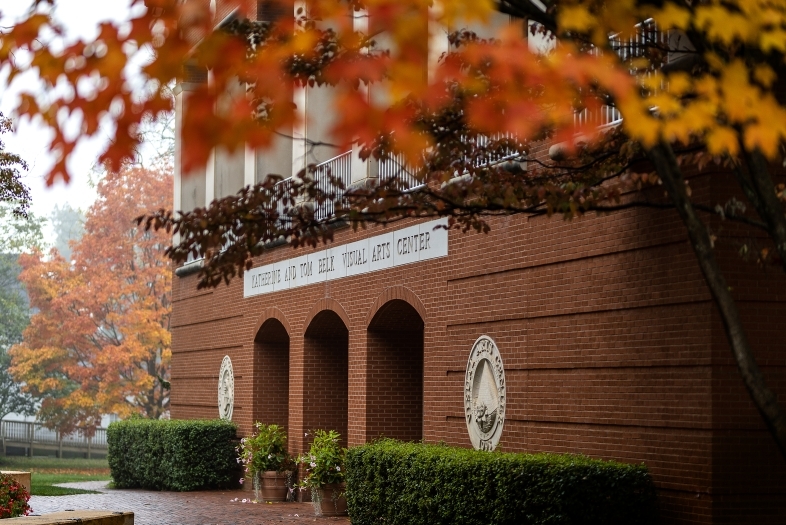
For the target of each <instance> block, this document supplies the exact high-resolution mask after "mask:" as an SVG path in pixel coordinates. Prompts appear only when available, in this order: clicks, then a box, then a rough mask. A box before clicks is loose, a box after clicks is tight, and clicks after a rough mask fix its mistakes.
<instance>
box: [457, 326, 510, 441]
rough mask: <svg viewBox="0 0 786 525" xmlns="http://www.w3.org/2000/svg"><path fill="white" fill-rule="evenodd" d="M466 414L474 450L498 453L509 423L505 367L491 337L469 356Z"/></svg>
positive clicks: (482, 340) (483, 339)
mask: <svg viewBox="0 0 786 525" xmlns="http://www.w3.org/2000/svg"><path fill="white" fill-rule="evenodd" d="M464 414H465V417H466V420H467V431H468V432H469V439H470V440H471V441H472V446H473V447H475V448H476V449H478V450H494V449H495V448H496V447H497V444H499V438H500V436H501V435H502V426H503V425H504V423H505V367H504V366H502V356H500V354H499V349H498V348H497V344H496V343H495V342H494V340H493V339H492V338H490V337H489V336H487V335H482V336H480V337H479V338H478V340H477V341H475V344H474V345H472V351H471V352H470V354H469V360H468V361H467V374H466V376H465V378H464Z"/></svg>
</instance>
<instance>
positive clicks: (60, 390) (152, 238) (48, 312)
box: [13, 169, 171, 426]
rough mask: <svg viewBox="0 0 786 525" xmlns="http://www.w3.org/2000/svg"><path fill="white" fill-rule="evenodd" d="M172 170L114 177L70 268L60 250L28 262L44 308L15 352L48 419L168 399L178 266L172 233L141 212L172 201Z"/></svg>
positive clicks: (102, 190) (33, 289) (147, 406)
mask: <svg viewBox="0 0 786 525" xmlns="http://www.w3.org/2000/svg"><path fill="white" fill-rule="evenodd" d="M170 187H171V174H168V173H164V172H160V171H145V170H141V169H127V170H124V171H123V172H121V173H119V174H109V175H107V176H106V178H105V179H103V180H102V181H101V182H100V183H99V186H98V194H99V198H98V200H97V201H96V203H95V204H94V205H93V207H91V209H90V210H89V212H88V217H87V221H86V224H85V234H84V236H83V238H82V239H81V240H79V241H78V243H77V244H76V245H75V246H74V247H73V248H74V251H73V261H74V262H73V264H70V263H69V262H67V261H64V260H63V259H62V258H61V257H59V255H57V254H56V253H53V254H52V255H50V256H49V257H48V258H44V257H42V256H41V254H34V255H29V256H25V257H24V258H23V259H22V261H21V263H22V265H23V267H24V271H23V272H22V275H21V280H22V281H23V282H24V283H25V285H26V287H27V290H28V293H29V296H30V301H31V305H32V306H33V307H34V308H35V309H36V310H37V313H36V314H35V315H34V316H33V317H32V319H31V324H30V326H29V327H28V329H27V330H26V331H25V333H24V341H23V343H22V344H20V345H17V346H16V347H14V349H13V367H14V369H13V373H14V374H15V376H16V377H17V378H19V380H21V381H24V382H25V383H26V384H27V385H28V387H29V389H30V390H31V391H32V392H33V393H34V394H36V395H37V396H39V397H42V398H44V404H46V405H47V407H48V409H47V410H44V411H43V416H45V417H48V416H51V417H55V415H56V414H58V413H60V414H70V415H69V417H71V418H72V421H71V422H70V423H68V422H65V423H64V422H63V421H59V422H58V423H57V424H58V425H61V424H71V425H72V426H73V425H74V424H76V423H75V422H77V421H81V422H82V423H84V424H88V422H89V421H90V420H91V418H94V417H95V416H96V415H97V414H98V415H100V414H101V413H118V414H123V415H129V414H130V413H133V412H142V413H145V414H146V415H147V416H149V417H157V416H158V415H160V414H161V412H162V411H163V410H165V409H166V405H167V399H168V395H167V393H166V392H165V391H164V390H163V389H162V388H161V385H158V384H156V379H155V378H156V377H167V375H168V363H169V357H170V352H169V344H170V341H171V336H170V335H169V332H168V326H169V315H170V312H171V270H170V266H169V261H168V260H167V259H166V257H165V255H164V248H165V247H166V246H167V245H168V244H169V242H170V239H169V235H168V234H167V233H166V232H164V231H161V232H159V233H152V232H142V231H138V230H137V228H136V226H135V223H134V221H133V220H134V218H135V217H137V216H139V215H141V214H142V213H144V212H146V211H147V210H149V209H151V208H163V207H171V202H170V200H169V197H168V196H169V195H170V194H171V193H170V192H171V190H170Z"/></svg>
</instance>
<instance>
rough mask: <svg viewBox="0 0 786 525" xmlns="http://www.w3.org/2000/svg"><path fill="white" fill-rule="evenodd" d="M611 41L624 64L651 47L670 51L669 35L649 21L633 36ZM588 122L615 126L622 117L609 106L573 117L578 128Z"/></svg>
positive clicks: (614, 38) (639, 27)
mask: <svg viewBox="0 0 786 525" xmlns="http://www.w3.org/2000/svg"><path fill="white" fill-rule="evenodd" d="M609 41H610V43H611V48H612V49H613V50H614V52H615V53H617V56H619V57H620V59H622V61H623V62H626V61H628V60H632V59H634V58H639V57H643V56H645V55H646V51H647V48H649V47H660V48H662V49H668V44H669V34H668V32H664V31H661V30H659V29H658V26H657V25H656V24H655V22H654V21H653V20H652V19H649V20H645V21H644V22H642V23H640V24H636V32H635V33H634V34H633V35H631V36H629V37H627V38H620V37H619V35H614V36H612V37H611V38H610V39H609ZM593 52H596V53H597V52H598V51H597V50H593ZM647 75H649V73H647ZM588 122H594V123H596V125H597V126H599V127H605V126H613V125H616V124H618V123H620V122H622V115H621V114H620V112H619V110H618V109H617V108H616V107H614V106H608V105H603V106H601V107H600V108H598V109H596V110H593V111H590V110H588V109H584V110H582V111H577V112H576V113H575V115H574V117H573V123H574V125H576V126H577V127H578V126H582V125H585V124H587V123H588Z"/></svg>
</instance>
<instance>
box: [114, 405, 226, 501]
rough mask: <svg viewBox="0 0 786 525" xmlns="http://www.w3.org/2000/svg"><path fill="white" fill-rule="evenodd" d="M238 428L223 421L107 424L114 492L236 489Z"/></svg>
mask: <svg viewBox="0 0 786 525" xmlns="http://www.w3.org/2000/svg"><path fill="white" fill-rule="evenodd" d="M236 432H237V426H236V425H235V424H234V423H231V422H229V421H222V420H211V421H204V420H171V421H168V420H144V419H137V420H128V421H118V422H115V423H112V424H111V425H109V429H108V430H107V442H108V445H109V451H108V457H107V459H108V460H109V468H110V470H111V473H112V479H113V480H114V482H115V486H116V487H118V488H133V487H140V488H145V489H152V490H176V491H187V490H198V489H209V488H229V487H233V486H236V485H237V483H238V479H239V478H240V473H239V472H238V464H237V452H236V451H235V447H236V446H237V440H236V437H235V436H236Z"/></svg>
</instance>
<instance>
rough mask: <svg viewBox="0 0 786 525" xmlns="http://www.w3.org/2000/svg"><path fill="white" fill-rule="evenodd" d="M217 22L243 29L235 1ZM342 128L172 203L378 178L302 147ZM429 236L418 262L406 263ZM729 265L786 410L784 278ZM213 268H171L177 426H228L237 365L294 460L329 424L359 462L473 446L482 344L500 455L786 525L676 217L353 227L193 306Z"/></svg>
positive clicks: (712, 184)
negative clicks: (617, 464)
mask: <svg viewBox="0 0 786 525" xmlns="http://www.w3.org/2000/svg"><path fill="white" fill-rule="evenodd" d="M216 13H217V15H216V16H217V20H219V21H220V19H221V18H222V17H223V16H227V15H228V16H231V13H224V12H222V7H221V3H220V2H219V5H218V6H217V7H216ZM497 22H498V24H503V23H508V22H507V20H504V19H502V18H501V17H500V20H498V21H497ZM201 80H204V79H202V78H201V77H199V75H196V76H195V78H190V79H186V81H185V82H184V83H183V84H181V85H180V86H179V89H178V90H177V93H178V94H177V104H178V109H179V111H182V108H183V105H184V104H187V98H188V89H189V81H190V82H194V81H201ZM295 97H296V100H297V101H299V103H300V104H301V106H300V107H305V108H306V111H307V112H308V113H309V114H312V113H313V114H314V115H317V114H327V115H329V112H327V113H325V112H324V108H329V106H330V92H329V89H324V88H323V89H321V90H319V89H304V90H301V91H300V92H298V93H295ZM329 126H330V122H329V119H323V120H321V121H318V122H315V121H314V120H310V121H309V124H308V125H307V127H306V128H304V129H301V130H293V132H292V135H293V136H294V137H296V139H295V140H290V139H281V140H280V141H279V143H278V144H276V145H274V147H273V149H272V150H269V151H266V152H251V151H246V152H240V153H236V154H231V155H230V154H226V153H222V152H216V153H215V155H214V156H213V158H212V159H211V161H210V162H209V163H208V165H207V166H206V167H205V169H204V170H203V171H201V172H199V173H193V174H189V176H187V177H185V176H184V177H181V174H180V173H179V172H178V173H176V182H175V192H176V193H175V206H176V208H177V209H190V208H194V207H197V206H203V205H204V204H206V203H209V202H210V201H211V200H212V199H213V198H217V197H221V196H224V195H229V194H232V193H234V192H235V191H237V190H238V189H239V188H240V187H242V186H243V185H245V184H250V183H254V182H258V181H260V180H262V178H263V177H264V176H265V174H267V173H270V172H276V173H286V172H289V173H292V172H297V171H298V170H299V169H302V167H304V166H305V163H306V162H316V163H330V162H333V163H343V165H344V166H346V170H345V171H346V176H347V182H348V183H350V184H352V183H359V182H363V181H364V179H367V178H371V177H380V176H382V175H381V174H382V173H383V172H384V167H383V166H376V167H375V166H369V165H366V164H363V163H360V162H359V161H358V159H357V158H356V156H353V153H352V152H336V151H330V150H329V149H328V148H325V147H322V148H317V149H315V150H306V149H304V148H303V146H301V145H300V143H299V142H298V140H297V137H299V136H303V137H308V138H309V139H312V140H314V141H320V139H321V138H323V137H324V134H325V133H326V130H327V129H329ZM337 154H339V155H338V156H337ZM336 165H338V164H336ZM711 175H712V176H711ZM726 182H727V181H726V180H725V179H724V178H723V176H719V175H718V174H710V173H699V174H695V175H694V177H693V180H692V182H691V185H692V187H693V191H694V195H698V196H699V198H700V199H701V198H706V199H707V200H708V201H710V200H712V201H713V202H714V201H716V200H717V197H719V196H720V195H725V194H726V192H727V190H728V188H729V187H730V186H729V185H728V184H726ZM427 232H430V233H432V236H433V239H431V244H429V245H426V244H424V242H425V240H424V239H425V237H424V236H423V235H424V234H425V233H427ZM747 234H748V233H747V232H745V231H743V230H740V232H739V235H747ZM414 235H417V236H418V237H417V239H416V241H415V244H414V245H413V246H415V247H418V246H419V248H420V250H419V252H417V253H415V252H414V249H413V251H410V252H409V253H407V250H406V249H405V248H406V243H407V241H406V239H407V238H410V239H411V238H413V236H414ZM402 239H403V241H402ZM386 243H388V244H386ZM379 246H383V248H382V251H381V252H380V251H378V250H379V248H378V247H379ZM363 249H365V250H366V252H365V254H364V253H363ZM354 253H358V254H359V255H358V257H356V258H354V259H352V258H353V257H355V256H354V255H352V254H354ZM720 255H721V258H722V260H723V264H724V265H725V267H726V268H727V270H728V274H729V280H730V282H731V283H732V286H733V287H734V289H735V290H737V299H738V302H739V305H740V308H741V310H742V313H743V317H744V322H745V326H746V329H747V330H748V334H749V337H750V339H751V343H752V346H753V347H754V348H755V349H756V351H757V354H756V357H757V360H758V362H759V364H760V365H761V366H762V368H763V370H764V373H765V375H766V376H767V379H768V381H769V383H770V385H771V386H772V387H773V388H774V389H775V390H776V391H777V392H779V393H780V396H781V400H782V401H781V402H783V399H784V396H786V340H785V339H784V337H783V334H782V330H783V326H784V325H783V319H784V318H786V279H784V276H783V274H782V272H779V271H772V270H770V271H769V272H766V271H764V270H760V269H758V268H757V267H755V266H753V265H749V264H746V263H744V262H743V261H741V260H740V259H739V258H738V257H737V255H736V254H735V253H734V252H733V250H731V249H729V250H728V251H727V252H721V253H720ZM375 256H376V257H375ZM330 258H332V260H331V259H330ZM377 259H378V260H377ZM339 261H341V264H339ZM348 261H349V262H348ZM353 263H354V264H353ZM198 265H199V261H195V262H194V263H189V264H187V265H186V266H184V267H181V268H179V269H177V271H176V274H177V277H176V278H175V280H174V307H173V318H172V319H173V321H172V333H173V359H172V396H171V413H172V417H174V418H197V417H199V418H204V417H207V418H211V417H216V416H217V414H218V412H217V403H216V391H217V381H218V372H219V367H220V365H221V362H222V359H223V358H224V356H229V357H230V358H231V360H232V363H233V366H234V374H235V405H234V414H233V420H235V421H236V422H237V423H238V424H239V425H240V428H241V432H243V433H247V432H250V430H251V426H252V424H253V422H255V421H263V422H266V423H278V424H282V425H284V426H285V427H286V428H287V430H288V432H289V436H290V452H292V453H298V452H302V451H303V450H304V449H306V448H307V444H308V443H307V438H306V437H304V435H305V433H306V432H307V431H308V430H312V429H317V428H324V429H335V430H337V431H338V432H340V433H341V435H342V436H344V439H345V443H346V444H347V445H349V446H351V445H356V444H360V443H363V442H365V441H367V440H370V439H373V438H375V437H378V436H380V435H384V436H388V437H394V438H399V439H405V440H421V439H422V440H424V441H427V442H437V441H445V442H447V443H449V444H451V445H457V446H466V447H469V446H471V443H470V438H469V435H468V431H467V425H466V423H465V407H464V392H465V374H466V368H467V360H468V357H469V355H470V350H471V349H472V346H473V343H474V342H475V341H476V340H477V339H478V338H479V337H480V336H482V335H486V336H489V337H491V338H492V339H493V340H494V341H495V343H496V345H497V347H498V349H499V353H500V355H501V357H502V360H503V362H504V370H505V379H506V398H507V406H506V413H505V422H504V430H503V432H502V434H501V440H500V442H499V445H500V447H501V448H502V449H503V450H505V451H528V452H570V453H580V454H586V455H589V456H592V457H597V458H603V459H615V460H619V461H623V462H630V463H641V462H643V463H645V464H646V465H647V466H648V467H649V468H650V471H651V473H652V476H653V479H654V480H655V483H656V486H657V488H658V490H659V496H660V503H661V512H662V517H663V521H664V522H665V523H742V522H751V523H753V522H755V523H786V462H784V460H783V458H782V457H781V456H780V455H779V453H778V451H777V448H776V446H775V444H774V442H773V440H772V438H771V437H770V435H769V433H768V431H767V429H766V428H765V426H764V424H763V423H762V420H761V417H760V416H759V415H758V413H757V411H756V409H755V408H754V406H753V404H752V402H751V401H750V400H749V397H748V394H747V392H746V391H745V388H744V387H743V384H742V381H741V380H740V378H739V373H738V371H737V368H736V365H735V363H734V361H733V360H732V356H731V352H730V351H729V348H728V345H727V343H726V338H725V335H724V332H723V329H722V326H721V322H720V319H719V316H718V314H717V312H716V309H715V306H714V304H713V302H712V299H711V297H710V295H709V292H708V290H707V288H706V285H705V284H704V280H703V278H702V276H701V274H700V271H699V268H698V265H697V263H696V261H695V256H694V254H693V252H692V250H691V247H690V245H689V244H688V242H687V237H686V234H685V230H684V227H683V226H682V224H681V222H680V221H679V219H678V217H677V216H676V214H674V213H672V212H670V211H658V210H643V209H633V210H627V211H622V212H618V213H615V214H611V215H606V216H593V217H585V218H583V219H580V220H574V221H572V222H565V221H562V220H560V219H549V218H545V217H541V218H535V219H527V218H525V217H509V218H504V219H503V218H500V219H496V220H494V221H493V222H492V231H491V233H489V234H473V233H468V234H462V233H459V232H455V231H451V232H449V233H448V232H445V231H444V230H434V229H433V224H432V223H431V222H429V221H425V222H421V223H418V222H412V221H410V222H402V223H400V224H396V225H393V226H390V227H387V228H381V227H380V228H370V229H368V230H361V231H358V232H355V231H353V230H352V229H350V228H346V229H343V230H337V231H336V234H335V241H334V242H333V243H332V244H330V245H328V246H320V247H318V248H316V249H301V250H297V251H295V250H293V249H292V248H290V247H288V246H280V247H277V248H273V249H270V250H268V251H267V252H266V254H265V255H263V256H262V257H260V258H259V259H258V260H257V261H256V262H255V268H254V269H253V270H252V271H251V272H248V273H247V274H246V275H245V276H244V277H243V278H237V279H235V280H233V281H232V282H231V284H230V285H228V286H220V287H218V288H216V289H212V290H197V289H196V276H195V275H194V274H193V272H194V270H195V269H196V268H197V267H198ZM309 265H310V268H311V275H305V273H308V272H307V271H305V273H304V270H305V269H308V268H309ZM334 266H335V267H334ZM339 266H340V268H339ZM293 267H294V268H295V274H294V275H295V276H296V277H295V281H292V280H291V279H289V278H288V277H290V276H289V274H288V273H287V271H288V270H289V269H290V268H293ZM301 268H302V269H301ZM321 270H324V271H321ZM334 271H335V274H332V273H330V272H334ZM276 272H279V273H276ZM298 279H299V280H298ZM301 281H303V282H301Z"/></svg>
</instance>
